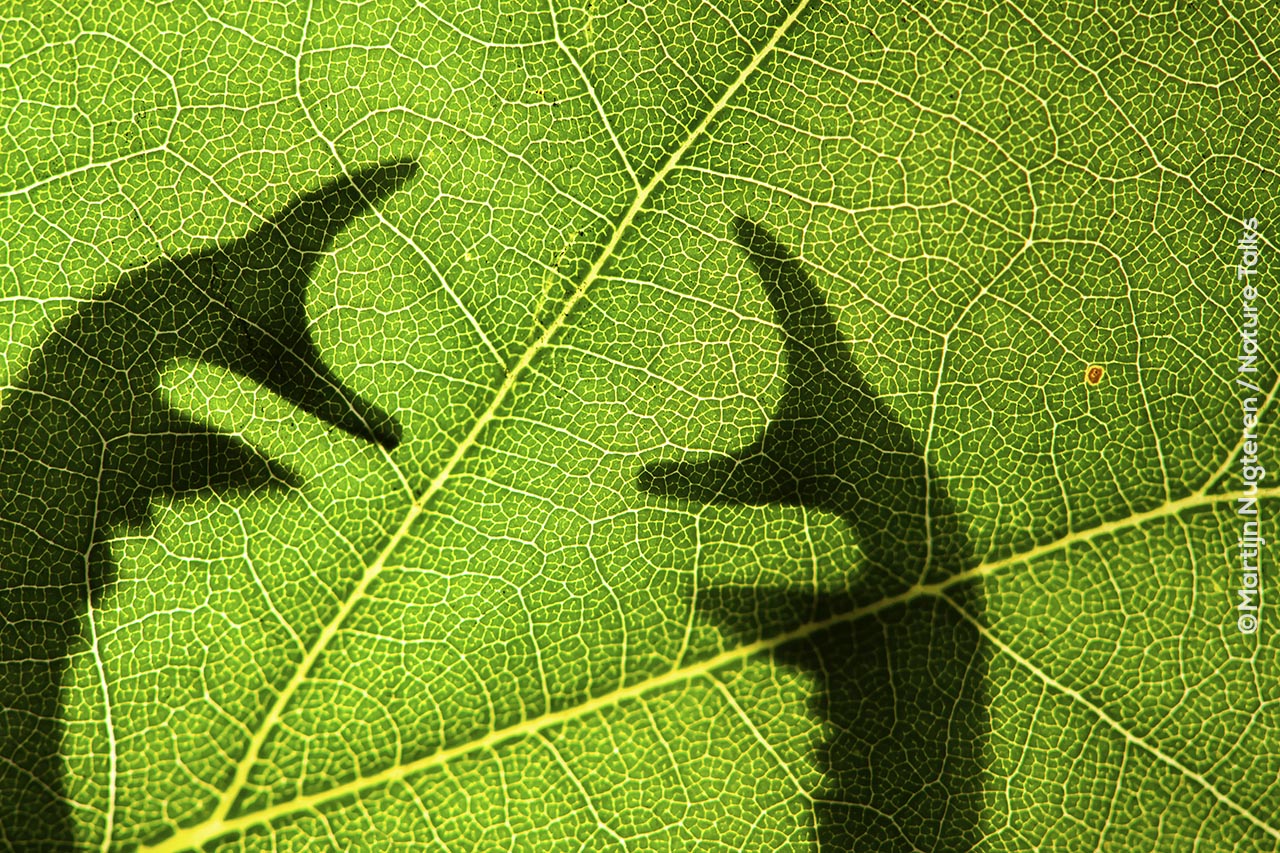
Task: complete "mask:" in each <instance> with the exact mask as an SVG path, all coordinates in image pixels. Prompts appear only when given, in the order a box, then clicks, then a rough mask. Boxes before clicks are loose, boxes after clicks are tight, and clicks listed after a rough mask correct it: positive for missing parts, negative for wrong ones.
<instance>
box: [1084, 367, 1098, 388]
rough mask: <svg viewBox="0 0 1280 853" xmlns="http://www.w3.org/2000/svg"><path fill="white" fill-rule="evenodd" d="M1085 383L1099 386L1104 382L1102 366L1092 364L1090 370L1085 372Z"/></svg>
mask: <svg viewBox="0 0 1280 853" xmlns="http://www.w3.org/2000/svg"><path fill="white" fill-rule="evenodd" d="M1084 381H1085V382H1088V383H1089V384H1090V385H1097V384H1098V383H1099V382H1101V381H1102V365H1100V364H1091V365H1089V369H1088V370H1086V371H1085V372H1084Z"/></svg>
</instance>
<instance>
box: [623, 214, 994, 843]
mask: <svg viewBox="0 0 1280 853" xmlns="http://www.w3.org/2000/svg"><path fill="white" fill-rule="evenodd" d="M736 227H737V240H738V243H739V245H741V247H742V248H743V250H744V251H745V252H746V254H747V257H748V258H749V259H750V260H751V263H752V264H753V265H754V266H755V267H756V269H757V271H758V272H759V274H760V277H761V280H762V282H763V284H764V287H765V291H766V293H767V295H768V298H769V301H770V303H771V304H772V305H773V309H774V312H775V315H776V317H777V321H778V324H779V326H781V328H782V332H783V346H784V352H785V355H786V360H787V377H786V386H785V388H784V390H783V394H782V399H781V401H780V403H779V405H778V411H777V413H776V414H775V415H774V417H773V418H771V419H770V421H769V423H768V425H767V426H766V428H765V429H764V431H763V432H762V434H761V435H760V437H759V439H758V440H757V441H755V442H754V443H753V444H751V445H750V446H748V447H745V448H743V449H741V450H738V451H736V452H734V453H732V454H728V455H710V456H701V457H698V458H693V459H688V460H682V461H680V462H677V463H659V464H654V465H649V466H646V467H645V468H644V469H642V471H641V472H640V475H639V478H638V486H639V488H640V489H641V490H642V491H645V492H648V493H651V494H654V495H660V496H664V497H670V498H679V499H683V500H688V501H694V502H699V503H712V504H739V505H747V506H764V505H767V504H783V505H790V506H803V507H808V508H812V509H817V510H822V511H825V512H829V513H833V514H835V515H838V516H840V517H841V518H842V519H843V520H844V522H845V523H846V524H847V525H848V527H849V528H850V529H851V530H852V532H853V533H854V535H855V536H856V537H857V541H858V544H859V546H860V547H861V550H862V553H863V557H864V560H863V563H862V564H861V565H860V566H858V567H857V569H858V571H859V573H858V575H857V576H856V578H855V579H854V581H853V582H852V583H851V584H850V586H849V590H848V592H842V593H839V594H829V593H816V592H815V591H814V590H812V589H801V588H799V587H798V586H797V587H795V588H777V589H769V588H766V589H756V588H746V587H721V588H712V589H709V590H700V591H699V605H698V606H699V609H700V610H702V611H703V612H704V613H706V614H708V615H709V616H710V617H711V618H713V619H714V621H715V623H716V624H717V625H719V626H720V627H721V629H722V630H723V631H724V632H725V633H727V634H728V635H730V636H731V637H734V638H735V639H737V640H739V641H741V642H743V643H749V642H753V641H755V640H759V639H763V638H765V637H772V636H778V635H780V634H784V633H789V632H792V631H797V632H798V634H797V638H796V639H793V640H792V641H790V642H787V643H785V644H784V645H782V646H781V647H780V648H779V649H778V651H777V652H776V653H775V657H776V658H777V659H778V660H780V661H783V662H786V663H790V664H793V665H795V666H797V667H800V668H801V669H803V670H804V671H806V672H808V673H811V674H812V676H813V677H814V678H815V679H816V681H817V686H818V690H817V693H816V695H815V697H814V700H813V710H814V712H815V713H816V714H817V715H818V716H819V718H820V719H822V720H823V721H824V722H825V731H826V736H827V739H826V741H825V742H824V743H823V745H822V746H821V748H820V749H819V754H818V759H819V764H820V767H821V769H822V771H823V783H822V785H821V787H820V789H819V790H818V791H816V792H814V796H815V809H816V812H817V822H818V828H817V829H818V841H819V843H820V849H823V850H860V851H861V850H867V851H938V852H939V853H940V852H941V851H965V850H969V849H971V848H972V847H973V846H974V845H975V844H976V843H977V842H978V841H979V838H980V836H979V825H978V819H979V815H980V810H981V805H982V802H981V771H982V766H981V760H982V748H983V745H984V743H985V741H986V736H987V732H988V729H989V725H988V718H987V712H986V704H985V693H984V691H985V686H984V682H985V676H986V663H985V655H984V651H983V648H982V646H981V645H980V642H979V636H978V633H977V631H976V629H975V628H974V627H973V625H972V623H970V622H969V621H968V620H967V619H965V618H964V617H963V616H962V615H961V614H960V613H959V612H958V611H957V609H956V607H957V606H958V607H962V608H964V610H965V611H966V612H967V613H969V614H971V615H972V616H974V617H978V618H980V617H981V614H982V601H981V591H980V589H979V588H978V587H976V586H974V585H962V584H957V585H955V586H953V587H950V588H948V589H947V590H946V596H947V598H945V599H944V598H943V597H940V596H938V595H933V594H923V595H914V596H907V597H905V598H904V599H903V600H902V601H901V602H899V603H897V604H892V605H889V606H885V607H880V606H878V605H877V602H881V601H883V600H884V599H886V598H888V597H891V596H897V595H902V594H903V593H905V592H907V591H908V590H910V589H911V588H912V587H913V586H914V585H916V584H929V583H937V582H939V581H943V580H945V579H946V578H949V577H951V576H953V575H955V574H957V573H958V572H961V571H963V570H965V569H967V568H969V567H971V566H972V565H973V563H974V559H973V553H972V548H971V546H970V545H969V543H968V540H967V537H966V536H965V534H964V531H963V530H962V528H961V526H960V524H959V521H958V519H957V516H956V509H955V507H954V505H953V504H952V502H951V500H950V499H949V498H948V496H947V494H946V491H945V489H944V488H943V485H942V482H941V481H940V480H939V479H938V477H937V475H936V474H935V473H934V472H933V471H932V470H931V468H930V466H929V463H928V461H927V459H926V458H925V454H924V451H923V449H922V448H921V446H920V444H919V442H918V441H917V440H916V439H915V436H914V435H912V433H911V432H910V430H908V429H907V427H906V426H905V425H903V424H902V423H901V422H900V421H898V420H897V418H896V417H895V416H894V414H893V412H892V411H891V410H890V409H889V408H888V407H887V406H886V405H885V404H884V403H882V402H881V401H880V400H879V398H878V397H877V395H876V393H875V391H874V390H873V389H872V388H871V387H870V385H868V383H867V381H866V379H865V378H864V377H863V376H862V372H861V371H860V370H859V369H858V366H857V364H856V362H855V361H854V357H853V348H852V346H851V345H850V344H849V342H848V341H847V340H845V339H844V338H843V337H842V336H841V334H840V331H839V329H838V327H837V325H836V321H835V317H834V315H833V314H832V312H831V310H830V309H829V308H828V307H827V304H826V300H825V299H824V298H823V295H822V293H821V292H820V291H819V290H818V288H817V286H816V285H815V284H814V283H813V282H812V280H811V279H810V278H809V275H808V273H807V272H806V271H805V269H804V267H803V266H802V265H801V263H800V262H799V261H798V260H797V259H795V258H793V257H791V255H790V253H789V252H788V251H787V250H786V249H785V248H784V247H783V246H781V245H779V244H778V242H777V241H776V240H774V238H773V237H772V236H771V235H770V234H769V233H768V232H767V231H766V230H765V229H764V228H763V227H761V226H760V225H757V224H755V223H753V222H749V221H747V220H744V219H739V220H737V223H736ZM850 568H851V569H853V568H854V567H850ZM948 599H949V601H950V602H951V603H949V601H948ZM859 608H871V609H870V610H869V611H868V612H867V613H866V614H864V615H857V611H858V610H859ZM851 615H852V618H849V617H850V616H851ZM814 625H824V627H819V628H818V629H817V630H809V629H807V628H805V626H814Z"/></svg>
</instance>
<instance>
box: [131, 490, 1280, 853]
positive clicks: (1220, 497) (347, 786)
mask: <svg viewBox="0 0 1280 853" xmlns="http://www.w3.org/2000/svg"><path fill="white" fill-rule="evenodd" d="M1258 494H1259V496H1260V497H1264V498H1275V497H1280V486H1274V487H1272V488H1269V489H1259V490H1258ZM1235 499H1236V495H1235V494H1234V493H1226V494H1206V493H1205V492H1204V491H1203V490H1202V491H1200V492H1196V493H1195V494H1192V495H1188V496H1187V497H1185V498H1182V499H1180V500H1176V501H1170V502H1168V503H1165V504H1162V505H1160V506H1158V507H1156V508H1154V509H1152V510H1149V511H1147V512H1143V513H1135V514H1133V515H1129V516H1125V517H1124V518H1120V519H1117V520H1115V521H1111V522H1107V523H1105V524H1101V525H1098V526H1097V527H1092V528H1090V529H1088V530H1085V531H1077V532H1075V533H1071V534H1069V535H1067V536H1064V537H1062V538H1060V539H1057V540H1055V541H1053V542H1049V543H1046V544H1044V545H1040V546H1038V547H1036V548H1032V549H1031V550H1028V551H1024V552H1022V553H1019V554H1014V555H1011V556H1009V557H1006V558H1004V559H1001V560H995V561H992V562H990V563H984V564H981V565H979V566H976V567H974V568H972V569H969V570H967V571H964V572H960V573H957V574H955V575H952V576H951V577H949V578H945V579H944V580H941V581H937V582H935V583H931V584H915V585H913V586H912V587H910V588H909V589H907V590H905V591H903V592H901V593H899V594H898V595H894V596H891V597H888V598H883V599H881V600H879V601H876V602H873V603H870V604H867V605H865V606H863V607H859V608H857V609H854V610H851V611H848V612H845V613H840V614H836V615H834V616H831V617H829V618H827V619H825V620H823V621H820V622H810V623H807V624H805V625H801V626H800V627H798V628H795V629H793V630H791V631H788V632H786V633H782V634H777V635H774V636H772V637H768V638H764V639H761V640H757V641H756V642H753V643H748V644H744V645H741V646H737V647H735V648H733V649H730V650H728V651H724V652H721V653H720V654H718V655H715V656H714V657H710V658H707V659H705V660H702V661H698V662H696V663H692V664H688V665H686V666H682V667H675V668H672V669H670V670H668V671H667V672H664V673H662V674H661V675H657V676H654V677H652V678H648V679H645V680H644V681H639V682H636V683H635V684H632V685H629V686H627V687H622V688H619V689H617V690H613V691H610V692H608V693H604V694H601V695H599V696H594V697H592V698H590V699H588V700H586V701H585V702H581V703H579V704H577V705H574V706H573V707H570V708H564V709H562V710H560V711H554V712H550V713H547V714H543V715H542V716H539V717H535V718H532V719H528V720H522V721H520V722H518V723H515V724H514V725H510V726H507V727H505V728H501V729H495V730H494V731H492V732H490V733H489V734H487V735H485V736H484V737H481V738H477V739H474V740H470V741H467V742H466V743H461V744H457V745H456V746H451V747H448V748H446V749H442V750H439V751H438V752H434V753H432V754H431V755H427V756H424V757H422V758H420V759H417V760H415V761H409V762H405V763H402V764H397V765H393V766H391V767H388V768H386V769H385V770H382V771H380V772H378V773H374V774H371V775H369V776H362V777H360V778H357V779H352V780H351V781H349V782H346V783H343V784H341V785H335V786H333V787H332V788H328V789H326V790H324V791H321V792H318V793H315V794H308V795H303V796H300V797H296V798H294V799H291V800H287V801H284V802H281V803H277V804H275V805H272V806H269V807H267V808H264V809H260V810H258V811H254V812H250V813H247V814H243V815H240V816H238V817H235V818H231V819H224V820H218V821H213V820H207V821H204V822H202V823H200V824H198V825H195V826H193V827H189V828H187V829H185V830H183V831H181V832H179V833H178V834H176V835H174V836H171V837H169V838H167V839H165V841H163V842H162V843H160V844H157V845H155V846H152V847H147V848H146V849H147V850H151V851H155V853H177V852H178V851H181V850H187V849H190V848H193V847H199V846H201V845H203V844H206V843H208V842H210V841H212V840H214V839H216V838H218V837H219V836H222V835H228V834H231V833H235V832H239V831H243V830H246V829H248V828H250V827H253V826H256V825H259V824H263V823H269V822H271V821H274V820H277V819H279V818H282V817H286V816H288V815H291V814H294V813H315V812H317V811H318V810H319V809H321V808H322V807H323V806H324V805H325V804H327V803H330V802H334V801H336V800H339V799H341V798H343V797H348V796H352V795H356V794H359V793H361V792H363V791H366V790H368V789H371V788H376V787H379V786H381V785H387V784H390V783H392V782H396V781H404V780H405V779H407V778H408V777H409V776H412V775H414V774H417V773H421V772H424V771H426V770H429V769H431V768H433V767H439V766H443V765H445V764H448V763H449V762H450V761H453V760H455V759H458V758H461V757H464V756H466V755H469V754H471V753H474V752H479V751H481V750H485V749H496V748H497V747H499V746H501V745H502V744H504V743H507V742H508V741H512V740H516V739H518V738H522V737H528V736H531V735H535V734H538V733H540V732H544V731H545V730H546V729H548V728H551V727H553V726H557V725H562V724H566V723H570V722H573V721H575V720H577V719H579V718H582V717H586V716H588V715H590V714H592V713H595V712H598V711H603V710H605V709H608V708H612V707H614V706H617V705H620V704H622V703H623V702H626V701H628V700H631V699H638V698H640V697H641V696H643V695H644V694H646V693H651V692H653V691H655V690H660V689H662V688H665V687H670V686H673V685H676V684H681V683H684V682H687V681H692V680H694V679H697V678H704V677H705V678H708V679H710V678H711V674H712V673H713V672H715V671H717V670H719V669H723V668H724V667H727V666H731V665H734V664H738V663H741V662H742V661H744V660H746V659H747V658H750V657H753V656H755V655H760V654H768V653H770V652H772V651H774V650H776V649H777V648H779V647H781V646H783V645H785V644H787V643H791V642H795V641H797V640H802V639H804V638H806V637H810V636H812V635H814V634H817V633H819V632H821V631H825V630H827V629H829V628H832V627H834V626H836V625H840V624H843V623H847V622H853V621H856V620H858V619H862V618H865V617H868V616H873V615H875V614H876V613H880V612H883V611H885V610H887V609H889V608H891V607H896V606H898V605H903V604H907V603H909V602H911V601H914V600H917V599H920V598H925V597H930V596H932V597H935V598H942V599H944V600H946V601H948V602H951V598H950V597H949V596H948V595H947V592H948V591H950V590H951V589H953V588H956V587H959V586H961V585H963V584H965V583H969V582H971V581H975V580H978V579H981V578H986V577H989V576H991V575H995V574H997V573H999V572H1001V571H1003V570H1005V569H1008V568H1010V567H1013V566H1018V565H1022V564H1025V563H1028V562H1031V561H1034V560H1037V559H1040V558H1042V557H1045V556H1048V555H1049V554H1052V553H1054V552H1057V551H1061V550H1065V549H1068V548H1071V547H1072V546H1076V545H1086V544H1088V543H1090V542H1092V541H1093V540H1095V539H1097V538H1100V537H1104V536H1110V535H1112V534H1115V533H1117V532H1119V531H1121V530H1127V529H1133V528H1138V527H1141V526H1142V525H1144V524H1148V523H1151V522H1155V521H1160V520H1162V519H1167V518H1172V517H1175V516H1177V515H1180V514H1181V513H1184V512H1189V511H1192V510H1196V509H1202V508H1205V507H1213V506H1217V505H1221V504H1227V503H1231V502H1234V501H1235ZM951 603H952V605H953V606H955V605H954V602H951ZM960 610H961V615H963V616H965V617H966V618H970V617H969V615H968V614H967V613H966V612H964V611H963V609H962V608H960ZM970 621H974V620H972V619H971V618H970ZM975 624H978V623H977V622H976V621H975ZM979 627H980V629H981V630H982V631H983V634H984V637H986V638H987V639H988V640H992V639H993V637H992V635H991V633H990V631H989V629H987V628H986V627H985V626H981V625H980V626H979ZM994 645H995V648H997V649H998V650H1000V651H1002V652H1005V653H1010V654H1011V657H1012V658H1013V660H1014V661H1015V662H1017V663H1018V664H1019V665H1021V666H1023V667H1024V668H1026V669H1028V670H1029V671H1030V672H1032V673H1033V674H1034V675H1036V676H1037V677H1039V678H1041V680H1042V681H1044V683H1046V684H1047V685H1049V686H1051V687H1054V688H1056V689H1058V690H1059V691H1060V692H1063V693H1064V694H1065V695H1068V696H1071V697H1072V698H1074V699H1081V701H1082V703H1083V704H1084V705H1085V706H1086V707H1087V708H1088V709H1089V710H1090V711H1092V712H1094V713H1095V714H1097V715H1098V716H1099V718H1100V719H1103V720H1104V721H1105V722H1106V723H1107V724H1108V725H1109V726H1110V727H1112V728H1114V729H1116V730H1117V731H1118V732H1120V733H1121V734H1122V735H1123V736H1124V737H1125V739H1126V740H1128V741H1129V742H1131V743H1133V744H1135V745H1137V746H1139V747H1141V748H1142V749H1144V750H1145V751H1146V752H1148V753H1149V754H1151V755H1152V756H1154V757H1155V758H1157V759H1158V760H1160V761H1162V762H1164V763H1166V764H1168V765H1169V766H1171V767H1173V768H1174V769H1176V770H1178V771H1179V772H1181V773H1183V774H1184V775H1185V776H1187V778H1189V779H1191V780H1193V781H1195V782H1197V783H1198V784H1199V785H1200V786H1201V787H1203V788H1204V789H1205V790H1206V791H1208V792H1209V793H1210V794H1211V795H1212V796H1214V797H1215V798H1216V799H1218V800H1219V801H1220V802H1223V803H1224V804H1226V805H1228V806H1229V807H1231V808H1232V809H1233V810H1234V811H1236V812H1237V813H1239V814H1240V815H1241V816H1243V817H1245V818H1246V819H1247V820H1249V821H1250V822H1251V823H1253V824H1254V825H1256V826H1258V827H1260V828H1262V829H1264V830H1265V831H1267V832H1268V833H1269V834H1271V835H1274V836H1276V837H1280V830H1277V829H1276V828H1274V827H1271V826H1270V825H1269V824H1267V823H1266V822H1265V821H1263V820H1262V819H1261V818H1259V817H1257V816H1256V815H1254V814H1252V813H1251V812H1250V811H1249V810H1248V809H1247V808H1245V807H1244V806H1241V805H1239V804H1238V803H1235V802H1234V801H1233V800H1231V799H1230V798H1229V797H1228V796H1227V795H1226V794H1224V793H1222V792H1221V791H1219V790H1218V789H1217V788H1216V787H1214V786H1213V784H1212V783H1211V782H1210V781H1209V780H1207V779H1205V778H1204V776H1202V775H1200V774H1197V773H1194V772H1192V771H1190V770H1189V769H1188V768H1187V767H1186V766H1185V765H1183V764H1182V763H1181V762H1178V761H1177V760H1176V759H1173V758H1171V757H1170V756H1168V755H1167V754H1165V753H1164V752H1163V751H1161V750H1160V749H1159V748H1158V747H1156V746H1154V745H1152V744H1149V743H1147V742H1146V741H1145V740H1144V739H1143V738H1141V737H1139V736H1138V735H1135V734H1133V733H1132V732H1129V731H1128V730H1127V729H1125V728H1124V727H1123V726H1122V725H1120V724H1119V723H1118V722H1117V721H1115V720H1113V719H1112V718H1110V717H1109V716H1107V715H1105V714H1104V713H1103V712H1102V711H1101V709H1099V708H1098V707H1097V706H1096V705H1094V704H1093V703H1091V702H1088V701H1084V700H1083V699H1082V697H1081V695H1080V694H1079V693H1078V692H1076V691H1073V690H1071V689H1070V688H1069V687H1067V686H1065V685H1062V684H1060V683H1059V682H1057V681H1056V680H1054V679H1052V677H1050V676H1048V675H1046V674H1045V673H1043V672H1042V671H1041V670H1039V669H1037V668H1036V667H1034V666H1031V665H1030V664H1029V663H1028V662H1027V661H1025V660H1024V659H1023V658H1022V657H1021V656H1019V655H1017V654H1013V653H1011V650H1010V647H1008V646H1007V645H1005V644H1003V643H994Z"/></svg>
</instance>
